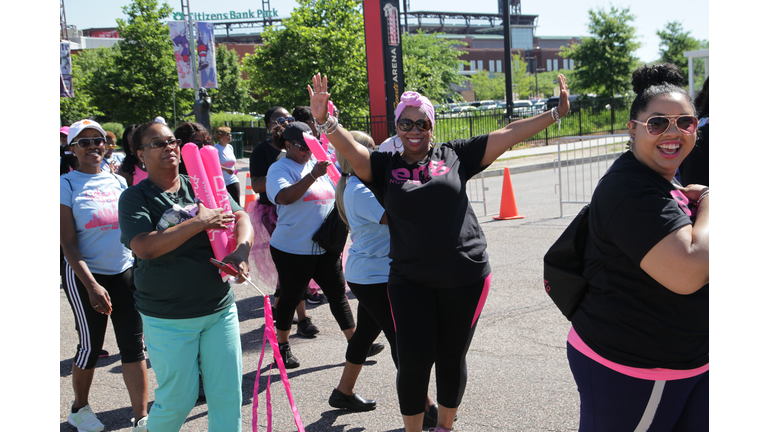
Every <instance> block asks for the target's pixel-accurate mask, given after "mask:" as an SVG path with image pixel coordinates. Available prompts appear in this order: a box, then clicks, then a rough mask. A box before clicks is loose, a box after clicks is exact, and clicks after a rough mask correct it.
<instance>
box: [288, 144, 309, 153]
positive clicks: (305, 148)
mask: <svg viewBox="0 0 768 432" xmlns="http://www.w3.org/2000/svg"><path fill="white" fill-rule="evenodd" d="M291 144H293V145H295V146H296V147H298V148H299V150H301V151H303V152H305V151H309V146H308V145H306V144H304V143H301V144H299V143H295V142H292V143H291Z"/></svg>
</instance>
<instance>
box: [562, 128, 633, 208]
mask: <svg viewBox="0 0 768 432" xmlns="http://www.w3.org/2000/svg"><path fill="white" fill-rule="evenodd" d="M628 140H629V135H627V134H622V135H591V136H580V137H564V138H561V139H560V141H559V142H558V143H557V160H556V161H555V166H556V167H557V179H558V183H557V184H556V185H555V188H556V189H558V190H559V191H560V217H563V204H588V203H589V202H590V200H591V199H592V192H593V191H594V190H595V187H596V186H597V182H598V181H599V180H600V178H602V176H603V174H605V172H606V171H607V170H608V168H609V167H610V166H611V164H612V163H613V161H614V159H616V158H618V157H619V156H621V154H622V153H624V151H625V148H626V143H627V141H628Z"/></svg>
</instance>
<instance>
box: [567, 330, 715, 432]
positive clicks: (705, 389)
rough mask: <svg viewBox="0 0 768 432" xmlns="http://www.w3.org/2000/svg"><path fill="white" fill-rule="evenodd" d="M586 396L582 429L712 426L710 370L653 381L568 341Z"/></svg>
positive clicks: (613, 431) (693, 429)
mask: <svg viewBox="0 0 768 432" xmlns="http://www.w3.org/2000/svg"><path fill="white" fill-rule="evenodd" d="M568 362H569V363H570V366H571V372H573V377H574V378H575V379H576V385H577V386H578V388H579V396H580V398H581V409H580V411H581V416H580V420H579V432H623V431H627V432H645V431H649V432H700V431H708V430H709V371H707V372H704V373H703V374H701V375H697V376H694V377H691V378H685V379H679V380H673V381H652V380H644V379H640V378H633V377H630V376H627V375H624V374H621V373H619V372H616V371H614V370H613V369H609V368H607V367H605V366H603V365H601V364H600V363H598V362H596V361H594V360H592V359H590V358H589V357H587V356H585V355H584V354H582V353H580V352H579V351H578V350H577V349H576V348H574V347H573V346H572V345H571V344H570V343H569V344H568Z"/></svg>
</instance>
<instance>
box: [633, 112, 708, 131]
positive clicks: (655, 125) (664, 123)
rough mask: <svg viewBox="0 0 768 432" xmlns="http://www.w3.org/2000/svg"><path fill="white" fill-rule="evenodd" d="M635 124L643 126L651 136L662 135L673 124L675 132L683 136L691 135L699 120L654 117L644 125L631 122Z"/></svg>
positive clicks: (689, 117) (636, 121) (684, 117)
mask: <svg viewBox="0 0 768 432" xmlns="http://www.w3.org/2000/svg"><path fill="white" fill-rule="evenodd" d="M631 121H633V122H635V123H637V124H641V125H643V126H645V129H646V130H648V133H649V134H650V135H653V136H658V135H661V134H663V133H664V132H666V131H667V129H669V125H671V124H672V123H674V124H675V127H676V128H677V130H679V131H680V133H682V134H683V135H693V133H694V132H696V128H697V127H698V126H699V120H698V119H697V118H696V117H694V116H678V117H664V116H656V117H651V118H649V119H648V120H647V121H646V122H645V123H643V122H641V121H638V120H631Z"/></svg>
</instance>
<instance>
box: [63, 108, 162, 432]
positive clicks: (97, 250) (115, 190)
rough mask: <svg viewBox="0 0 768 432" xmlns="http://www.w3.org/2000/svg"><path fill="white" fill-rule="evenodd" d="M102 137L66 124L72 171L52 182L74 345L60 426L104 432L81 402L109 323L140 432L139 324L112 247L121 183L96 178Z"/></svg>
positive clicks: (128, 266) (106, 175) (124, 254)
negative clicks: (67, 403) (69, 398)
mask: <svg viewBox="0 0 768 432" xmlns="http://www.w3.org/2000/svg"><path fill="white" fill-rule="evenodd" d="M105 136H106V133H105V132H104V129H102V128H101V126H100V125H99V124H98V123H96V122H95V121H92V120H81V121H79V122H77V123H75V124H73V125H72V126H71V127H70V129H69V134H68V136H67V139H68V143H69V144H70V145H72V152H73V153H74V154H75V156H76V157H77V160H78V162H79V167H78V169H77V170H75V171H72V172H70V173H68V174H65V175H63V176H61V178H60V180H59V183H60V186H59V189H60V192H61V193H60V198H59V202H60V206H59V210H60V214H59V220H60V241H61V248H62V250H63V251H64V257H65V258H66V262H65V263H64V269H63V272H62V275H63V276H62V285H63V286H64V291H65V292H66V294H67V300H68V301H69V305H70V306H71V307H72V312H73V313H74V314H75V322H76V326H75V327H76V329H77V334H78V337H79V342H80V343H79V344H78V346H77V353H76V355H75V358H74V362H73V365H72V387H73V390H74V396H75V400H74V402H73V404H72V412H71V414H70V415H69V418H68V421H69V423H70V424H72V425H73V426H75V427H77V428H78V430H102V429H103V428H104V425H103V424H102V423H101V422H100V421H99V420H98V419H97V418H96V415H95V414H94V413H93V411H91V408H90V406H89V404H88V394H89V393H90V387H91V383H92V382H93V375H94V371H95V366H96V361H97V360H98V358H99V354H100V352H101V348H102V344H103V343H104V334H105V332H106V328H107V320H108V319H109V318H111V319H112V327H113V328H114V330H115V338H116V339H117V345H118V347H119V348H120V360H121V362H122V371H123V379H124V380H125V385H126V387H127V388H128V394H129V396H130V399H131V406H132V408H133V414H134V418H135V419H134V420H135V422H134V424H133V426H134V428H133V431H135V432H138V431H146V428H145V427H144V425H145V424H146V417H147V364H146V360H145V358H144V343H143V341H142V334H143V333H142V321H141V317H140V315H139V313H138V311H137V310H136V307H135V302H134V297H133V291H134V289H135V288H134V287H133V258H132V256H131V252H130V251H129V250H128V249H126V248H125V247H124V246H123V244H122V243H120V227H119V226H118V217H117V202H118V199H119V198H120V195H121V194H122V193H123V191H124V190H125V189H126V188H127V187H128V185H127V184H126V182H125V180H124V179H123V178H122V177H120V176H118V175H115V174H113V173H111V172H103V171H102V170H101V162H102V160H103V158H104V153H105V143H106V139H105ZM99 428H101V429H99Z"/></svg>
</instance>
